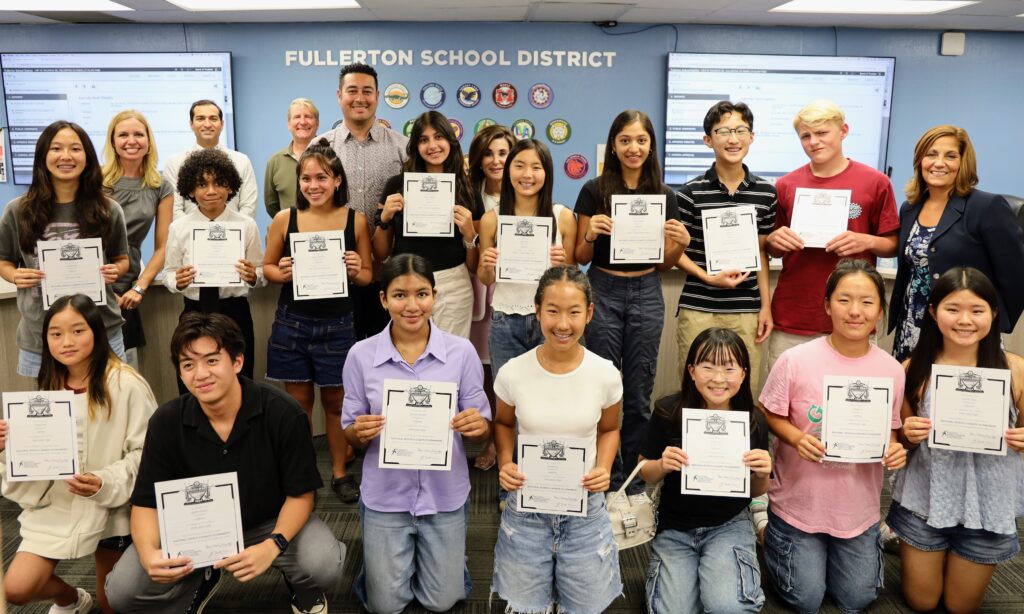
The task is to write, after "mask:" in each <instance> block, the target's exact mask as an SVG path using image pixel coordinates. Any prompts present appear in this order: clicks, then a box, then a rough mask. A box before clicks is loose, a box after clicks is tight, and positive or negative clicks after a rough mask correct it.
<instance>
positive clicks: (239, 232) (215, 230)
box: [192, 222, 245, 288]
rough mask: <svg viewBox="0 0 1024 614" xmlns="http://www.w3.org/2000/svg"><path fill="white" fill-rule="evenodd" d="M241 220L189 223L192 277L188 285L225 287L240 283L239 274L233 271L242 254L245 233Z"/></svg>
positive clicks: (240, 277)
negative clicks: (194, 272) (194, 274)
mask: <svg viewBox="0 0 1024 614" xmlns="http://www.w3.org/2000/svg"><path fill="white" fill-rule="evenodd" d="M243 229H244V225H243V224H242V222H209V223H203V224H195V225H193V226H192V266H194V267H195V269H196V276H195V278H194V279H193V280H192V285H193V286H197V287H204V286H205V287H209V288H225V287H230V286H243V285H245V282H244V281H242V276H241V274H240V273H239V272H238V271H237V270H235V265H236V264H238V261H239V260H241V259H242V258H244V257H245V245H244V241H243V236H244V234H245V231H244V230H243Z"/></svg>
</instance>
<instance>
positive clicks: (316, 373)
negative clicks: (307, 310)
mask: <svg viewBox="0 0 1024 614" xmlns="http://www.w3.org/2000/svg"><path fill="white" fill-rule="evenodd" d="M355 342H356V333H355V327H354V326H353V325H352V314H351V313H348V314H345V315H343V316H341V317H340V318H336V317H325V318H311V317H308V316H303V315H300V314H297V313H295V312H294V310H292V309H289V308H288V305H281V304H279V305H278V306H277V312H276V313H275V314H274V325H273V326H272V327H271V329H270V341H269V342H268V343H267V379H269V380H273V381H277V382H309V381H312V382H313V383H314V384H315V385H316V386H317V387H319V388H331V387H336V386H341V385H342V381H341V373H342V371H343V370H344V368H345V359H346V358H347V357H348V351H349V350H350V349H352V345H353V344H355Z"/></svg>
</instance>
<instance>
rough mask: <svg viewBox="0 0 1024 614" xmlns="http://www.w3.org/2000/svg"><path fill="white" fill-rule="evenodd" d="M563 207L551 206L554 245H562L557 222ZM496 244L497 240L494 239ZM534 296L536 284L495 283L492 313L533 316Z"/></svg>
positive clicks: (534, 308)
mask: <svg viewBox="0 0 1024 614" xmlns="http://www.w3.org/2000/svg"><path fill="white" fill-rule="evenodd" d="M564 208H565V205H559V204H558V203H555V204H554V205H552V211H553V215H554V217H555V228H554V230H555V237H556V238H555V241H556V242H557V243H555V245H561V244H562V233H561V232H559V228H558V222H559V220H560V219H561V215H562V209H564ZM494 241H495V243H497V241H498V238H497V237H495V238H494ZM535 294H537V282H535V281H531V282H525V283H524V282H517V281H496V282H494V297H493V298H492V299H491V307H492V308H493V309H494V311H500V312H501V313H514V314H518V315H523V316H528V315H533V314H534V313H535V312H536V311H537V307H536V305H534V302H533V300H534V298H535V296H534V295H535Z"/></svg>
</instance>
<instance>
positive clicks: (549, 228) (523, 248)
mask: <svg viewBox="0 0 1024 614" xmlns="http://www.w3.org/2000/svg"><path fill="white" fill-rule="evenodd" d="M553 232H554V220H553V219H552V218H550V217H524V216H518V215H499V216H498V241H497V243H498V272H497V276H498V281H519V282H531V281H537V280H539V279H540V276H541V275H543V274H544V271H546V270H547V269H548V267H549V266H550V265H551V236H552V233H553Z"/></svg>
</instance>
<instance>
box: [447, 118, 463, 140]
mask: <svg viewBox="0 0 1024 614" xmlns="http://www.w3.org/2000/svg"><path fill="white" fill-rule="evenodd" d="M448 123H449V124H451V126H452V131H454V132H455V140H456V141H461V140H462V133H463V129H462V122H460V121H459V120H457V119H455V118H454V117H449V118H448Z"/></svg>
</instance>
